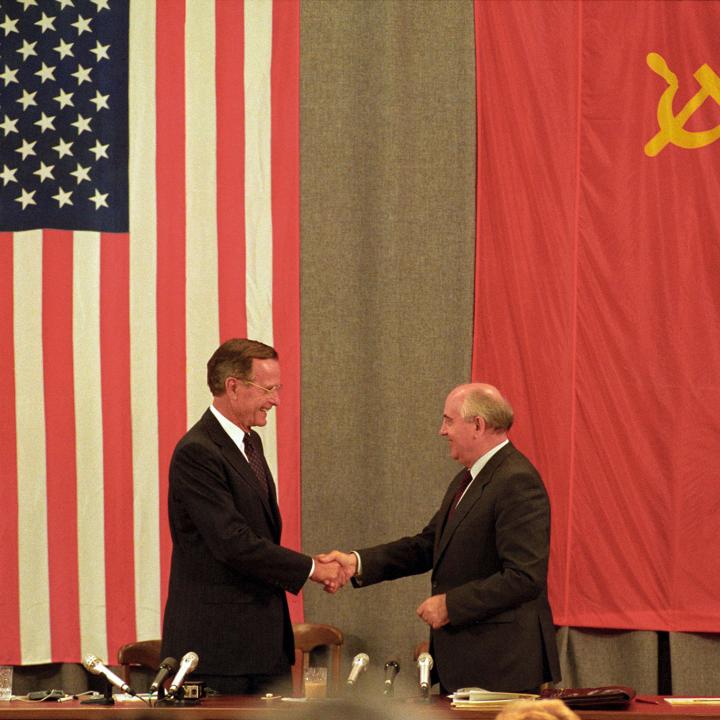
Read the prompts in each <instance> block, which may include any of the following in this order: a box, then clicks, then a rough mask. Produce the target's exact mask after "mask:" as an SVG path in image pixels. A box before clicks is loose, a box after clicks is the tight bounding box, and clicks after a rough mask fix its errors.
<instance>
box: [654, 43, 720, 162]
mask: <svg viewBox="0 0 720 720" xmlns="http://www.w3.org/2000/svg"><path fill="white" fill-rule="evenodd" d="M646 60H647V64H648V66H649V67H650V69H651V70H652V71H653V72H656V73H657V74H658V75H659V76H660V77H661V78H663V80H665V82H666V83H667V84H668V86H667V88H665V91H664V92H663V94H662V95H661V97H660V101H659V102H658V109H657V120H658V126H659V127H660V132H658V134H657V135H655V137H654V138H652V139H651V140H650V141H649V142H648V143H647V144H646V145H645V154H646V155H647V156H648V157H655V156H656V155H657V154H658V153H659V152H660V151H661V150H662V149H663V148H664V147H665V146H666V145H667V144H668V143H672V144H673V145H677V146H678V147H681V148H685V149H686V150H691V149H695V148H701V147H705V145H709V144H710V143H712V142H715V140H717V139H718V138H720V125H718V126H717V127H715V128H713V129H712V130H703V131H701V132H689V131H687V130H685V123H686V122H687V121H688V119H689V118H690V116H691V115H692V114H693V113H694V112H695V111H696V110H697V109H698V108H699V107H700V106H701V105H702V104H703V103H704V102H705V100H707V99H708V98H709V97H711V98H712V99H713V100H714V101H715V102H716V103H717V104H718V105H720V78H719V77H718V76H717V75H716V74H715V71H714V70H713V69H712V68H711V67H710V66H709V65H707V64H705V65H702V66H701V67H699V68H698V69H697V70H696V71H695V72H694V73H693V77H694V78H695V79H696V80H697V81H698V83H699V84H700V89H699V90H698V91H697V92H696V93H695V95H693V96H692V97H691V98H690V100H688V101H687V103H685V107H684V108H683V109H682V110H681V111H680V112H679V113H678V114H677V115H674V114H673V100H674V99H675V93H677V91H678V84H679V83H678V79H677V75H676V74H675V73H674V72H672V71H671V70H670V68H669V67H668V65H667V63H666V62H665V59H664V58H663V57H662V56H661V55H658V53H654V52H651V53H649V54H648V56H647V58H646Z"/></svg>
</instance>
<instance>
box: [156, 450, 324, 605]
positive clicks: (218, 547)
mask: <svg viewBox="0 0 720 720" xmlns="http://www.w3.org/2000/svg"><path fill="white" fill-rule="evenodd" d="M170 507H171V517H172V522H173V525H174V528H175V536H174V541H175V542H176V543H182V544H183V550H184V551H185V552H187V553H188V554H192V553H193V549H194V548H193V544H196V545H198V546H199V544H204V545H205V546H206V547H207V548H208V549H209V550H210V552H211V553H212V555H213V557H214V558H215V559H217V560H218V561H220V562H221V563H223V564H225V565H227V566H229V567H230V568H232V570H234V571H235V572H236V573H238V574H239V575H241V576H243V577H247V578H252V579H255V580H259V581H262V582H265V583H268V584H270V585H273V586H275V587H279V588H282V589H283V590H287V591H289V592H292V593H297V592H299V591H300V589H301V588H302V586H303V585H304V584H305V581H306V580H307V579H308V576H309V574H310V569H311V567H312V558H310V557H309V556H307V555H304V554H302V553H298V552H295V551H294V550H290V549H289V548H284V547H282V546H281V545H278V544H276V543H275V542H273V541H272V539H270V538H266V537H263V536H262V535H260V534H258V532H256V531H255V530H253V527H257V526H258V523H259V522H262V521H263V515H262V514H263V513H264V510H263V508H262V504H261V502H260V500H259V498H257V499H254V502H251V501H248V502H247V503H246V507H238V503H237V502H236V498H235V497H234V496H233V494H232V492H231V490H230V487H229V481H228V479H227V477H226V474H225V471H224V468H223V466H222V463H221V462H220V460H219V458H218V457H217V455H216V454H214V453H213V452H211V451H210V450H209V449H208V448H207V447H205V446H204V445H202V444H200V443H192V444H186V445H184V446H182V447H180V448H178V449H177V451H176V452H175V454H174V456H173V459H172V463H171V466H170Z"/></svg>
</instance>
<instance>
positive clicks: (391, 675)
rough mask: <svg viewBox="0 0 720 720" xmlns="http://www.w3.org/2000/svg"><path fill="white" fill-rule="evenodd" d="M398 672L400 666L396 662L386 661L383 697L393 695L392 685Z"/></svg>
mask: <svg viewBox="0 0 720 720" xmlns="http://www.w3.org/2000/svg"><path fill="white" fill-rule="evenodd" d="M399 672H400V664H399V663H398V661H397V660H388V661H387V662H386V663H385V690H384V691H383V693H384V694H385V695H392V694H393V683H394V682H395V676H396V675H397V674H398V673H399Z"/></svg>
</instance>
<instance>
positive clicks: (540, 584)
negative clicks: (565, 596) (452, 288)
mask: <svg viewBox="0 0 720 720" xmlns="http://www.w3.org/2000/svg"><path fill="white" fill-rule="evenodd" d="M512 421H513V412H512V408H511V407H510V405H509V403H508V402H507V401H506V400H505V399H504V398H503V397H502V396H501V395H500V393H499V392H498V390H497V389H496V388H494V387H492V386H491V385H485V384H481V383H474V384H470V385H461V386H459V387H457V388H455V389H454V390H453V391H452V392H451V393H450V394H449V395H448V398H447V400H446V402H445V409H444V413H443V419H442V425H441V427H440V434H441V435H442V436H443V437H445V438H446V439H447V441H448V444H449V446H450V454H451V456H452V457H453V458H454V459H455V460H457V461H458V462H459V463H460V464H461V465H463V466H464V467H465V469H464V470H462V472H460V473H459V474H458V475H457V476H456V477H455V479H454V480H453V481H452V482H451V483H450V486H449V488H448V490H447V492H446V494H445V498H444V499H443V501H442V504H441V505H440V509H439V510H438V512H437V513H436V514H435V516H434V517H433V518H432V519H431V520H430V522H429V523H428V525H427V526H426V527H425V528H424V529H423V530H422V531H421V532H420V533H419V534H417V535H415V536H413V537H405V538H402V539H400V540H396V541H395V542H390V543H386V544H383V545H377V546H375V547H370V548H365V549H363V550H359V551H357V552H353V553H341V552H338V551H333V552H332V553H329V554H327V555H324V556H321V557H322V559H323V560H338V561H340V562H341V563H342V564H343V566H344V567H345V569H346V576H348V577H350V576H354V577H353V584H354V585H355V586H356V587H358V586H365V585H372V584H373V583H377V582H381V581H383V580H393V579H395V578H399V577H404V576H406V575H416V574H418V573H423V572H427V571H428V570H432V582H431V584H432V595H431V596H430V597H429V598H427V599H426V600H425V601H424V602H423V603H422V604H421V605H420V607H418V609H417V614H418V615H419V616H420V617H421V618H422V619H423V620H424V621H425V622H427V623H428V625H430V627H431V632H430V653H431V655H432V656H433V658H434V669H433V673H434V677H435V678H436V680H439V682H440V688H441V692H452V691H454V690H457V689H458V688H461V687H473V686H474V687H482V688H485V689H487V690H496V691H515V692H534V691H537V689H538V688H539V686H540V685H541V684H542V683H543V682H546V681H550V680H553V681H554V680H558V679H559V675H560V672H559V663H558V655H557V647H556V643H555V627H554V625H553V620H552V614H551V611H550V606H549V603H548V599H547V592H546V582H547V566H548V554H549V549H550V505H549V502H548V497H547V493H546V491H545V487H544V486H543V483H542V480H541V479H540V476H539V474H538V472H537V470H536V469H535V468H534V467H533V465H532V464H531V463H530V461H529V460H528V459H527V458H526V457H525V456H524V455H522V454H521V453H520V452H518V450H516V449H515V447H514V446H513V445H512V444H511V443H510V441H509V440H508V437H507V432H508V430H510V427H511V425H512ZM328 589H330V588H328ZM331 590H332V589H331Z"/></svg>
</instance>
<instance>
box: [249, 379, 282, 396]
mask: <svg viewBox="0 0 720 720" xmlns="http://www.w3.org/2000/svg"><path fill="white" fill-rule="evenodd" d="M243 382H244V383H245V384H246V385H252V386H253V387H256V388H259V389H260V390H262V391H263V392H264V393H265V394H266V395H272V394H273V393H278V394H279V393H280V391H281V390H282V385H271V386H270V387H265V386H264V385H258V384H257V383H254V382H253V381H252V380H243Z"/></svg>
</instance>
